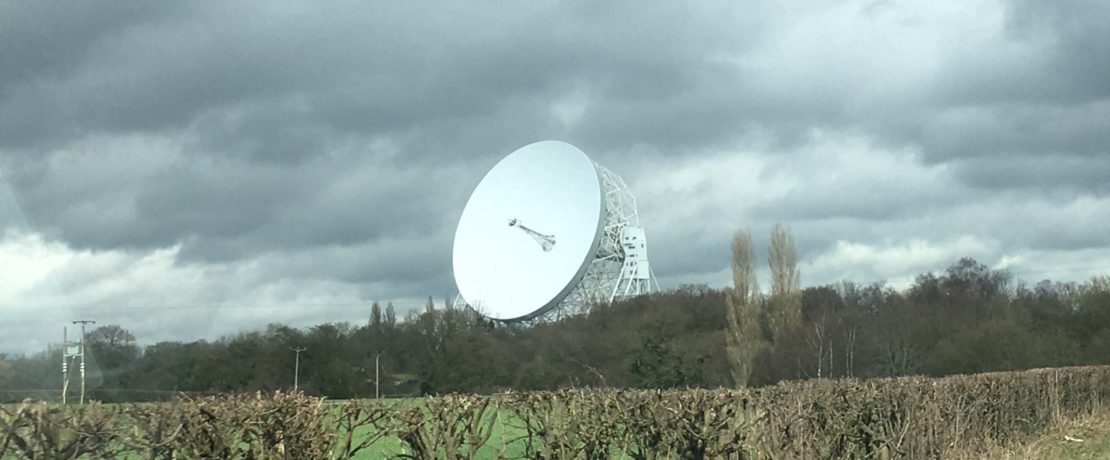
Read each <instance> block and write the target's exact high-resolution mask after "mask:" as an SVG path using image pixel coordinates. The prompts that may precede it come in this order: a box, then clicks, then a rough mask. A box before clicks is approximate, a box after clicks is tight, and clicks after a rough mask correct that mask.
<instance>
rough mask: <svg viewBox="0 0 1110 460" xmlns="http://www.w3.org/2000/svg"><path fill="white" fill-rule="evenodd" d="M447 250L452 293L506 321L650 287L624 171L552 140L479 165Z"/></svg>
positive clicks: (551, 315)
mask: <svg viewBox="0 0 1110 460" xmlns="http://www.w3.org/2000/svg"><path fill="white" fill-rule="evenodd" d="M452 256H453V257H452V264H453V268H454V273H455V284H456V285H457V286H458V288H459V298H458V299H457V300H456V302H455V303H456V304H466V305H469V306H470V307H471V308H474V309H475V310H477V311H479V312H481V313H482V314H484V315H486V316H487V317H489V318H492V319H496V320H499V321H504V322H514V321H531V320H543V319H557V318H560V317H563V316H567V315H572V314H576V313H581V312H585V311H586V309H587V308H589V305H590V304H591V303H595V302H612V301H614V300H617V299H621V298H626V297H632V296H636V295H640V294H647V293H650V292H652V290H653V286H654V289H658V283H656V282H655V277H654V275H653V274H652V272H651V266H650V265H649V264H648V257H647V239H646V237H645V234H644V228H643V227H641V226H640V219H639V215H638V214H637V213H636V199H635V197H633V196H632V193H631V192H630V191H629V190H628V186H626V185H625V183H624V180H622V179H621V178H620V176H618V175H616V174H613V173H612V172H610V171H609V170H608V169H605V168H604V167H602V166H601V165H598V164H596V163H594V162H593V161H591V160H590V158H589V157H587V156H586V154H585V153H583V152H582V151H581V150H578V149H577V148H576V147H574V146H573V145H570V144H568V143H565V142H559V141H541V142H536V143H533V144H529V145H526V146H524V147H521V148H519V149H517V150H516V151H514V152H513V153H510V154H509V155H508V156H506V157H505V158H503V159H502V160H501V161H500V162H498V163H497V165H495V166H494V167H493V169H491V170H490V171H489V172H488V173H486V176H485V177H484V178H482V181H481V182H480V183H479V184H478V186H477V187H476V188H475V189H474V192H473V193H472V194H471V195H470V199H469V200H468V201H467V203H466V207H465V208H463V213H462V217H461V218H460V219H459V227H458V229H457V230H456V231H455V243H454V250H453V254H452Z"/></svg>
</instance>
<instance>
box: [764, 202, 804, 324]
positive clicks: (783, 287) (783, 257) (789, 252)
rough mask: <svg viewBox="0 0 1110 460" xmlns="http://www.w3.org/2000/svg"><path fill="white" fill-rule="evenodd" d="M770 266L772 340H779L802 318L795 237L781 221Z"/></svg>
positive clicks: (774, 234)
mask: <svg viewBox="0 0 1110 460" xmlns="http://www.w3.org/2000/svg"><path fill="white" fill-rule="evenodd" d="M767 265H768V267H769V268H770V269H771V300H770V302H769V309H770V311H768V315H767V316H768V323H770V326H771V333H772V334H773V336H772V340H778V339H779V338H780V337H781V336H782V335H783V334H786V333H787V331H789V330H790V329H791V328H792V327H794V326H795V325H797V324H798V323H799V321H801V318H802V291H801V272H800V271H799V270H798V259H797V255H796V254H795V253H794V237H792V236H790V231H789V230H787V229H785V228H783V226H782V225H781V224H775V226H774V227H773V228H772V229H771V246H770V247H768V248H767Z"/></svg>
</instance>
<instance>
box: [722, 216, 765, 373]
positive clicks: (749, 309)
mask: <svg viewBox="0 0 1110 460" xmlns="http://www.w3.org/2000/svg"><path fill="white" fill-rule="evenodd" d="M731 265H732V289H730V290H726V292H725V318H726V326H725V340H726V352H727V354H728V358H729V364H730V369H729V370H730V374H731V375H732V379H733V381H734V382H736V384H737V385H739V386H747V385H748V384H749V383H750V380H751V374H752V369H753V363H754V361H755V358H756V357H757V356H758V355H759V353H761V352H762V351H763V350H764V349H765V348H766V346H767V342H766V340H764V338H763V331H762V328H761V327H760V324H759V313H760V312H759V310H760V309H759V304H760V294H759V283H758V281H757V279H756V274H755V248H754V246H753V245H752V233H751V231H748V230H744V231H739V230H738V231H736V232H735V233H733V234H732V264H731Z"/></svg>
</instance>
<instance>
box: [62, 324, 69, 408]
mask: <svg viewBox="0 0 1110 460" xmlns="http://www.w3.org/2000/svg"><path fill="white" fill-rule="evenodd" d="M68 359H69V328H67V327H65V326H62V405H63V406H64V405H65V404H66V392H68V391H69V362H68Z"/></svg>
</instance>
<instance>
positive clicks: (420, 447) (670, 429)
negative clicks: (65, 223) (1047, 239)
mask: <svg viewBox="0 0 1110 460" xmlns="http://www.w3.org/2000/svg"><path fill="white" fill-rule="evenodd" d="M1108 397H1110V366H1099V367H1072V368H1060V369H1039V370H1032V371H1026V372H999V373H989V374H976V375H959V376H951V377H945V378H937V379H931V378H925V377H902V378H890V379H871V380H859V379H841V380H809V381H799V382H786V383H781V384H778V385H773V386H768V387H764V388H759V389H741V390H724V389H721V390H703V389H695V390H619V389H572V390H559V391H550V392H531V393H518V394H513V393H509V394H501V395H494V396H472V395H445V396H438V397H429V398H425V399H423V400H421V401H420V402H417V403H401V402H382V401H377V400H359V401H349V402H343V403H335V404H324V401H323V400H322V399H319V398H312V397H308V396H305V395H303V394H300V393H293V394H286V393H273V394H269V395H262V394H255V395H230V396H216V397H201V398H192V399H190V398H182V399H180V400H178V401H176V402H173V403H162V404H143V405H119V406H102V405H99V404H92V405H88V406H84V407H74V408H59V407H51V406H47V405H46V404H43V403H37V404H35V403H24V404H22V405H19V406H13V407H9V408H0V458H81V457H115V456H141V457H143V458H321V459H323V458H348V457H350V456H352V455H354V454H355V453H357V452H359V451H361V450H363V449H367V448H370V447H371V446H373V445H374V444H375V443H378V442H380V441H381V440H383V439H385V438H387V437H390V438H393V439H395V440H396V441H397V442H399V443H400V445H402V446H404V450H403V451H402V452H401V454H400V455H402V456H404V457H409V458H452V459H453V458H460V459H462V458H474V457H475V456H476V455H477V453H478V451H479V449H481V448H483V446H486V448H487V449H489V448H495V449H504V446H505V444H502V445H500V446H487V444H488V441H489V439H490V436H491V433H492V432H493V431H494V428H495V424H497V423H501V424H503V427H508V428H510V429H513V430H515V431H513V432H515V433H519V434H520V438H519V439H513V440H510V442H512V443H516V444H517V445H518V446H521V448H520V449H519V450H521V453H522V455H523V456H525V457H526V458H542V459H565V458H586V459H601V458H609V457H612V456H614V455H623V456H628V457H631V458H636V459H650V458H656V457H668V458H670V457H678V458H692V459H700V458H772V457H773V458H864V457H867V458H936V457H944V456H945V455H946V454H947V453H949V452H952V451H954V450H959V451H961V452H968V451H974V449H975V448H976V446H984V445H999V444H1002V445H1005V444H1009V443H1013V442H1015V441H1020V440H1021V439H1022V438H1024V437H1026V436H1029V435H1031V434H1034V433H1036V432H1038V431H1041V430H1043V429H1045V428H1046V427H1048V426H1049V425H1051V424H1053V423H1055V422H1058V421H1061V420H1064V419H1069V418H1074V417H1077V416H1081V415H1085V414H1090V413H1092V412H1095V411H1098V410H1099V409H1100V408H1101V405H1102V403H1103V401H1105V400H1107V398H1108ZM510 415H511V416H510ZM355 433H358V434H357V435H355Z"/></svg>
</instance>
